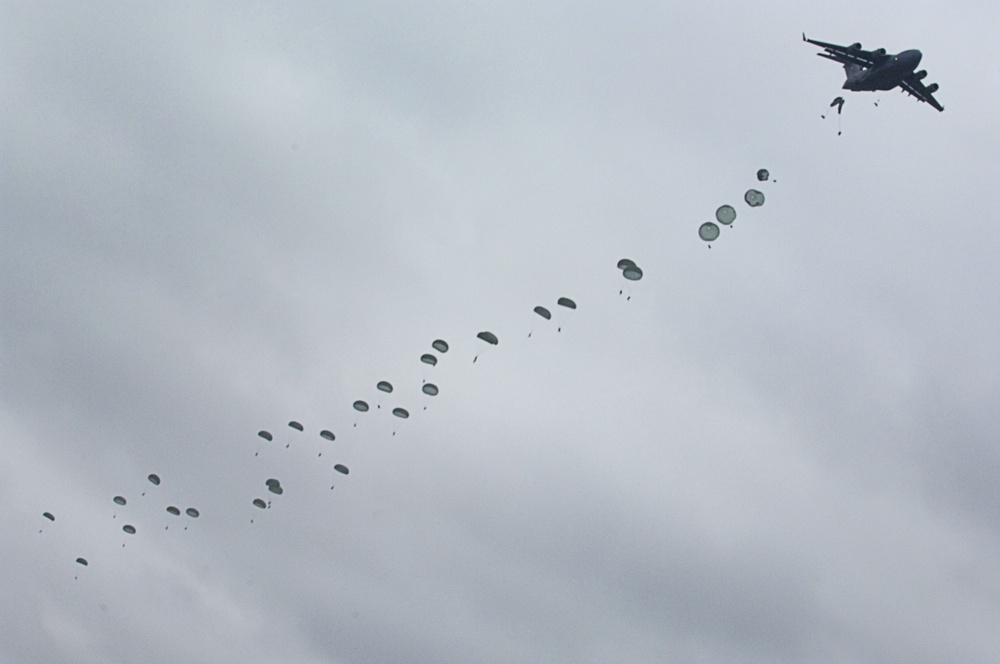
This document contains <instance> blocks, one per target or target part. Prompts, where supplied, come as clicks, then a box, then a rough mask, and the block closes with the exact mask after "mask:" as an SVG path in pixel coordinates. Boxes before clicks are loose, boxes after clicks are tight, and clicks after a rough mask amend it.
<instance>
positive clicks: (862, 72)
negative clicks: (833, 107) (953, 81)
mask: <svg viewBox="0 0 1000 664" xmlns="http://www.w3.org/2000/svg"><path fill="white" fill-rule="evenodd" d="M802 41H806V42H809V43H810V44H815V45H816V46H821V47H822V48H823V51H824V52H823V53H817V54H816V55H818V56H821V57H824V58H828V59H830V60H833V61H835V62H839V63H841V64H842V65H844V72H845V73H846V74H847V80H846V81H844V89H845V90H853V91H860V90H868V91H872V92H874V91H876V90H892V89H893V88H894V87H896V86H897V85H898V86H899V87H900V88H902V89H903V91H904V92H906V93H908V94H911V95H913V96H914V97H916V98H917V99H919V100H920V101H925V102H927V103H928V104H930V105H931V106H933V107H934V108H936V109H937V110H939V111H943V110H944V106H942V105H941V104H939V103H938V102H937V100H936V99H934V93H935V92H937V89H938V84H937V83H931V84H930V85H926V86H925V85H924V84H923V83H922V82H921V81H922V80H923V78H924V77H925V76H927V71H926V70H924V69H921V70H920V71H914V69H916V68H917V65H919V64H920V58H921V53H920V51H918V50H916V49H911V50H909V51H902V52H901V53H897V54H896V55H889V54H888V53H886V52H885V49H884V48H880V49H877V50H874V51H866V50H864V49H862V48H861V44H852V45H850V46H838V45H836V44H827V43H826V42H821V41H814V40H812V39H807V38H806V33H804V32H803V33H802Z"/></svg>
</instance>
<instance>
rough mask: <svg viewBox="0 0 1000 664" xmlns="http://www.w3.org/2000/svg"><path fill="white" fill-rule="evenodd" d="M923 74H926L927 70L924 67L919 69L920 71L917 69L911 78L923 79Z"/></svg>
mask: <svg viewBox="0 0 1000 664" xmlns="http://www.w3.org/2000/svg"><path fill="white" fill-rule="evenodd" d="M925 76H927V70H926V69H921V70H920V71H918V72H917V73H916V74H914V75H913V78H915V79H917V80H918V81H920V80H923V78H924V77H925Z"/></svg>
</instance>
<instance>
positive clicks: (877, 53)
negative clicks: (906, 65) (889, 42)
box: [872, 48, 885, 58]
mask: <svg viewBox="0 0 1000 664" xmlns="http://www.w3.org/2000/svg"><path fill="white" fill-rule="evenodd" d="M872 55H874V56H876V57H879V58H881V57H882V56H884V55H885V49H884V48H878V49H875V50H874V51H872Z"/></svg>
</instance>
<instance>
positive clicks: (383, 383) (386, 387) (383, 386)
mask: <svg viewBox="0 0 1000 664" xmlns="http://www.w3.org/2000/svg"><path fill="white" fill-rule="evenodd" d="M375 387H377V388H378V389H379V390H380V391H382V392H392V383H390V382H389V381H387V380H380V381H379V382H378V385H376V386H375Z"/></svg>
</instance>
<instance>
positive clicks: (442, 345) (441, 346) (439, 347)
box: [431, 339, 448, 353]
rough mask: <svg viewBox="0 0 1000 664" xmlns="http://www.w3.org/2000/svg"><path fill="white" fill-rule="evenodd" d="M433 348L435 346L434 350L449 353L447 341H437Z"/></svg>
mask: <svg viewBox="0 0 1000 664" xmlns="http://www.w3.org/2000/svg"><path fill="white" fill-rule="evenodd" d="M431 346H433V347H434V350H436V351H437V352H439V353H447V352H448V342H447V341H445V340H444V339H435V340H434V343H432V344H431Z"/></svg>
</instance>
